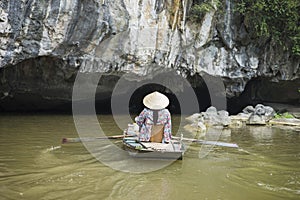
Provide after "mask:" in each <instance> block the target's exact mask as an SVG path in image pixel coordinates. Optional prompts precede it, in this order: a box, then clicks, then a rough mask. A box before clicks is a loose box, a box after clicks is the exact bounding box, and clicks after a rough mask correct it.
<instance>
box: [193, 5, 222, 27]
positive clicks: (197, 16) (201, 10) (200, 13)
mask: <svg viewBox="0 0 300 200" xmlns="http://www.w3.org/2000/svg"><path fill="white" fill-rule="evenodd" d="M218 6H220V1H219V0H214V1H211V0H210V1H209V0H196V1H194V2H193V5H192V7H191V9H190V11H189V15H188V19H189V20H191V21H194V22H199V21H201V19H202V18H203V17H204V15H205V14H206V13H207V12H209V11H211V10H214V9H216V8H215V7H218Z"/></svg>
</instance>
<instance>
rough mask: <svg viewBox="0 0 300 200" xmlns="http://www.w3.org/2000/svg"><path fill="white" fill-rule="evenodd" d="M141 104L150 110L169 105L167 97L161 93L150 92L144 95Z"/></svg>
mask: <svg viewBox="0 0 300 200" xmlns="http://www.w3.org/2000/svg"><path fill="white" fill-rule="evenodd" d="M143 104H144V105H145V106H146V107H147V108H150V109H152V110H161V109H163V108H165V107H167V106H168V105H169V99H168V97H166V96H165V95H164V94H162V93H159V92H152V93H150V94H148V95H147V96H145V97H144V99H143Z"/></svg>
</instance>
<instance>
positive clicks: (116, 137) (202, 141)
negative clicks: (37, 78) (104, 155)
mask: <svg viewBox="0 0 300 200" xmlns="http://www.w3.org/2000/svg"><path fill="white" fill-rule="evenodd" d="M126 137H130V136H129V135H126ZM121 138H124V135H113V136H107V137H91V138H87V137H85V138H63V139H62V143H63V144H65V143H78V142H91V141H95V140H105V139H121ZM172 138H173V139H177V140H180V137H175V136H172ZM182 141H187V142H194V143H199V144H207V145H217V146H223V147H233V148H238V147H239V146H238V145H237V144H234V143H227V142H218V141H207V140H197V139H192V138H182Z"/></svg>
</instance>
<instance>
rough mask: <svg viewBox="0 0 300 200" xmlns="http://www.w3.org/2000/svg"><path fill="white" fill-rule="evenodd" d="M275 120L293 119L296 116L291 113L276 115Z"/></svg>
mask: <svg viewBox="0 0 300 200" xmlns="http://www.w3.org/2000/svg"><path fill="white" fill-rule="evenodd" d="M274 117H275V119H282V118H284V119H292V118H295V117H294V115H292V114H291V113H288V112H285V113H276V114H275V116H274Z"/></svg>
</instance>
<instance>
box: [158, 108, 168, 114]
mask: <svg viewBox="0 0 300 200" xmlns="http://www.w3.org/2000/svg"><path fill="white" fill-rule="evenodd" d="M160 111H161V112H162V113H163V114H170V111H169V110H168V109H166V108H164V109H162V110H160Z"/></svg>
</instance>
